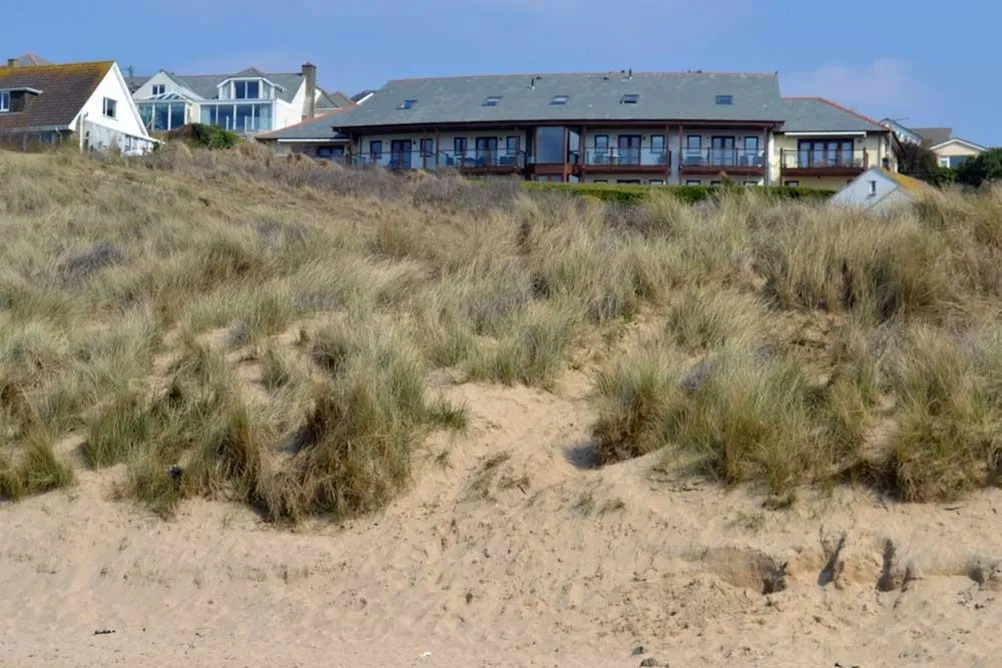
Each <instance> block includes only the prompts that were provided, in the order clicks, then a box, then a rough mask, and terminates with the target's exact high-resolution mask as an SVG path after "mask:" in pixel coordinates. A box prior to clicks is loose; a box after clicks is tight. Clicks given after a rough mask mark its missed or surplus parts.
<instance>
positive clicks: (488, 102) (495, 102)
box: [484, 96, 501, 107]
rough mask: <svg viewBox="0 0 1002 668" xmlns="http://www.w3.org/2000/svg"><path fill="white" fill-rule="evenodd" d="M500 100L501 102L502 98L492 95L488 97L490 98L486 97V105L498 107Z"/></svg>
mask: <svg viewBox="0 0 1002 668" xmlns="http://www.w3.org/2000/svg"><path fill="white" fill-rule="evenodd" d="M500 102H501V98H500V97H496V96H491V97H488V98H484V106H485V107H496V106H498V104H499V103H500Z"/></svg>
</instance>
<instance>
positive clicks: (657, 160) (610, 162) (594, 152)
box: [584, 148, 671, 167]
mask: <svg viewBox="0 0 1002 668" xmlns="http://www.w3.org/2000/svg"><path fill="white" fill-rule="evenodd" d="M584 164H585V165H587V166H609V167H661V166H665V167H666V166H668V165H670V164H671V153H670V152H668V151H664V150H659V149H652V148H588V149H585V154H584Z"/></svg>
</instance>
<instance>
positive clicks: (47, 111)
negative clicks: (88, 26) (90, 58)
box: [0, 60, 114, 131]
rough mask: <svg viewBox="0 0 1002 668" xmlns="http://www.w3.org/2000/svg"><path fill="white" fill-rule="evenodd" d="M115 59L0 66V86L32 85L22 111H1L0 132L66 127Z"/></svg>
mask: <svg viewBox="0 0 1002 668" xmlns="http://www.w3.org/2000/svg"><path fill="white" fill-rule="evenodd" d="M113 65H114V62H112V61H110V60H109V61H103V62H96V63H70V64H64V65H40V66H35V67H0V89H17V88H33V89H36V90H40V91H42V93H41V95H29V96H28V97H27V100H28V101H27V104H26V106H25V109H24V111H19V112H3V113H0V131H2V130H23V129H27V128H48V127H53V126H57V127H66V126H69V125H70V123H72V122H73V119H75V118H76V116H77V114H78V113H79V112H80V110H81V109H82V108H83V106H84V104H86V103H87V100H88V99H90V96H91V95H93V93H94V91H95V89H97V86H98V84H99V83H101V80H102V79H104V77H105V76H106V75H107V74H108V72H109V70H111V68H112V66H113Z"/></svg>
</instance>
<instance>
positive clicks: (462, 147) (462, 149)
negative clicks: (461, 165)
mask: <svg viewBox="0 0 1002 668" xmlns="http://www.w3.org/2000/svg"><path fill="white" fill-rule="evenodd" d="M452 150H453V152H455V154H456V155H463V154H465V153H466V137H454V138H453V140H452Z"/></svg>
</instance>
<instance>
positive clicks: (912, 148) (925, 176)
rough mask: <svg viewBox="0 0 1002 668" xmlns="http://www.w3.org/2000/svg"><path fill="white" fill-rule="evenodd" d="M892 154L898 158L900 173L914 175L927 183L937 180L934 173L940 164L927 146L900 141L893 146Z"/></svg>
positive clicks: (937, 170)
mask: <svg viewBox="0 0 1002 668" xmlns="http://www.w3.org/2000/svg"><path fill="white" fill-rule="evenodd" d="M894 155H895V156H896V157H897V159H898V171H899V172H901V173H902V174H905V175H907V176H914V177H915V178H917V179H922V180H923V181H927V182H929V183H936V182H937V177H936V175H937V173H938V172H939V169H940V166H939V163H938V161H937V160H936V154H935V153H933V152H932V151H931V150H930V149H929V147H928V146H925V145H923V144H913V143H911V142H900V143H898V144H897V145H896V146H895V148H894Z"/></svg>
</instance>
